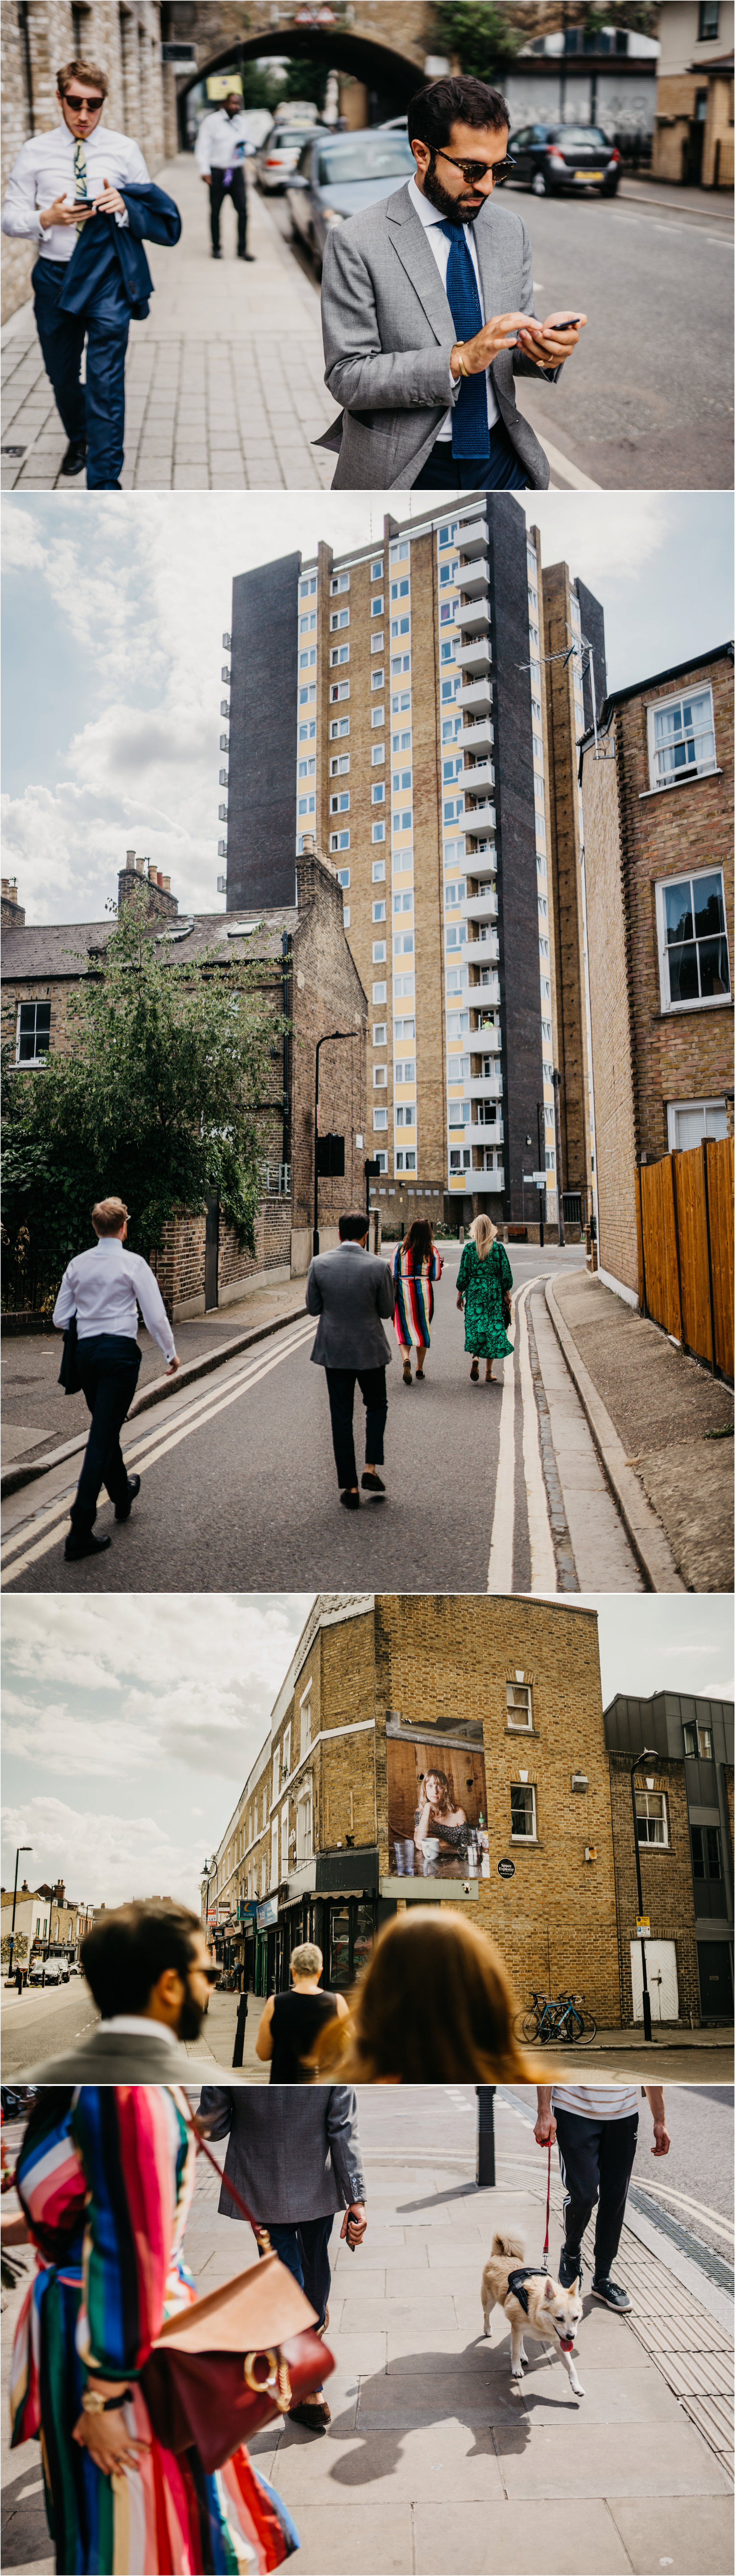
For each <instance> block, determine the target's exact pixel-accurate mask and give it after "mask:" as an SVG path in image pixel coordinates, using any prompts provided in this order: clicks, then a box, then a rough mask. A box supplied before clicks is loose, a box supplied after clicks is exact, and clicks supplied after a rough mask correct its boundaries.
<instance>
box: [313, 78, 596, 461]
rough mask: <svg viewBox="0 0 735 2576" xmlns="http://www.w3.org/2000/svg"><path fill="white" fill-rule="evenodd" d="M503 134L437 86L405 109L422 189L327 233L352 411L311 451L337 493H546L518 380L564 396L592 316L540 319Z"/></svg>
mask: <svg viewBox="0 0 735 2576" xmlns="http://www.w3.org/2000/svg"><path fill="white" fill-rule="evenodd" d="M509 126H510V117H509V110H508V107H507V105H506V101H505V99H504V98H502V97H501V94H500V91H499V90H495V89H490V88H489V87H488V85H487V83H486V82H485V81H479V80H474V79H471V78H470V77H466V78H465V77H464V75H462V76H461V77H457V78H456V79H455V78H449V77H447V78H444V79H442V80H436V81H431V82H430V83H429V85H428V87H427V88H426V89H423V90H419V92H418V94H417V97H416V98H415V99H412V101H411V105H410V107H409V110H408V135H409V141H410V144H411V149H412V152H413V156H414V160H415V163H416V170H415V174H414V176H413V178H412V179H409V180H408V181H407V183H406V185H405V187H403V188H400V189H398V190H397V192H396V194H395V195H394V196H391V197H386V198H384V199H381V200H380V202H379V203H378V204H377V205H371V206H366V207H364V208H363V210H362V212H361V213H359V214H357V215H353V216H351V218H350V219H349V221H348V222H347V223H345V224H340V223H339V222H335V224H334V226H333V228H332V230H331V231H330V233H329V236H328V239H327V244H326V249H325V254H324V272H323V283H322V329H323V336H324V354H325V360H326V366H325V382H326V383H327V384H328V386H329V389H330V392H331V393H332V394H333V395H334V397H335V400H336V401H339V402H341V403H342V405H343V411H342V416H341V419H340V420H338V421H335V422H334V423H333V424H332V426H331V428H330V429H328V430H327V431H326V432H325V434H324V436H323V437H322V438H321V439H320V440H318V441H317V442H316V443H317V445H319V446H322V447H330V448H334V447H336V448H338V450H339V462H338V465H337V470H336V473H335V476H334V481H333V485H332V489H333V490H346V489H350V488H351V489H353V490H358V491H366V490H369V489H371V488H375V489H377V490H380V491H391V490H400V491H408V490H414V491H415V490H417V489H423V488H424V487H425V488H426V489H427V490H431V491H436V490H441V488H442V486H445V487H447V488H449V487H451V489H452V490H457V489H458V488H459V489H460V490H463V489H464V490H472V491H476V490H485V491H493V490H505V491H526V490H528V489H531V490H532V491H545V489H546V487H547V484H548V481H549V464H548V458H547V457H546V456H545V455H544V451H543V448H542V447H541V446H540V444H539V441H538V439H537V438H536V436H535V433H534V431H533V430H532V428H531V426H530V423H529V422H528V421H527V420H525V419H524V418H523V415H522V414H521V413H519V411H518V408H517V405H516V399H515V388H514V377H515V376H517V375H528V376H535V375H538V374H540V375H541V376H543V377H545V378H546V381H547V383H548V384H550V385H552V384H555V383H556V381H557V377H558V376H559V374H560V371H561V368H562V366H563V364H564V361H565V359H566V358H568V357H570V356H571V354H572V351H573V350H574V349H575V348H576V344H577V341H578V338H579V332H580V329H581V328H582V326H583V324H584V322H585V321H586V318H587V317H586V315H585V314H577V315H575V316H574V317H571V316H566V315H563V314H558V313H557V314H552V315H550V316H549V318H548V320H547V321H546V322H544V323H541V322H538V321H537V320H536V318H535V314H534V303H533V265H532V258H531V244H530V241H529V237H528V233H527V231H526V226H525V224H524V221H523V217H522V215H521V213H520V211H519V209H518V207H517V206H516V205H510V204H509V203H508V201H507V200H504V199H502V198H501V197H499V196H498V195H497V194H496V193H495V192H496V189H497V184H498V180H499V179H503V178H504V177H506V176H507V175H508V173H509V170H510V169H511V167H512V164H510V163H509V161H508V134H509Z"/></svg>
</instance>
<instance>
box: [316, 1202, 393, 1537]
mask: <svg viewBox="0 0 735 2576" xmlns="http://www.w3.org/2000/svg"><path fill="white" fill-rule="evenodd" d="M367 1237H368V1220H367V1217H366V1216H341V1217H340V1220H339V1243H338V1245H337V1247H336V1249H335V1251H334V1252H319V1253H317V1256H316V1260H315V1261H312V1262H311V1264H310V1267H309V1275H308V1279H307V1282H306V1307H307V1313H308V1314H309V1315H318V1316H319V1327H318V1331H317V1336H316V1341H315V1343H314V1348H313V1351H312V1352H311V1358H312V1359H313V1360H314V1361H315V1362H316V1366H317V1368H323V1369H324V1370H325V1373H326V1380H327V1393H328V1396H329V1410H330V1413H331V1417H332V1440H333V1443H334V1458H335V1465H336V1469H337V1483H338V1485H339V1488H340V1496H339V1499H340V1502H341V1503H344V1506H345V1510H346V1511H348V1512H356V1511H359V1508H360V1489H359V1486H358V1482H357V1467H356V1464H355V1442H354V1437H353V1430H352V1416H353V1409H354V1402H355V1382H356V1381H357V1384H358V1386H359V1389H360V1394H361V1396H362V1400H363V1404H364V1406H365V1471H364V1475H363V1479H362V1482H363V1486H364V1489H365V1491H366V1493H368V1494H374V1495H375V1498H376V1500H377V1501H379V1500H380V1498H381V1496H382V1495H384V1493H385V1486H384V1484H383V1481H382V1478H381V1477H380V1476H379V1475H378V1472H377V1471H378V1468H379V1467H382V1465H383V1433H384V1430H385V1425H386V1418H387V1413H388V1399H387V1396H386V1392H385V1372H386V1369H387V1367H388V1365H389V1362H390V1358H391V1351H390V1345H389V1343H388V1342H387V1341H386V1338H385V1334H384V1331H383V1326H382V1323H381V1320H380V1318H381V1315H385V1316H388V1317H390V1316H391V1315H392V1314H393V1309H394V1306H395V1290H394V1287H393V1280H392V1278H391V1274H390V1271H389V1269H388V1266H387V1263H386V1262H385V1261H381V1260H380V1259H379V1257H378V1256H377V1255H376V1254H375V1253H371V1252H368V1250H367Z"/></svg>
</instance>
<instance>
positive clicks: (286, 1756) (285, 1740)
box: [281, 1726, 291, 1780]
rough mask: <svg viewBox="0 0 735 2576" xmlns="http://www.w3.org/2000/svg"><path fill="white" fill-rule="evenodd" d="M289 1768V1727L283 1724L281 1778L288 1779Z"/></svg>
mask: <svg viewBox="0 0 735 2576" xmlns="http://www.w3.org/2000/svg"><path fill="white" fill-rule="evenodd" d="M290 1769H291V1728H290V1726H284V1729H283V1769H282V1773H281V1778H282V1779H283V1780H287V1779H288V1775H289V1771H290Z"/></svg>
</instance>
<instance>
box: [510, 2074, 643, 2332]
mask: <svg viewBox="0 0 735 2576" xmlns="http://www.w3.org/2000/svg"><path fill="white" fill-rule="evenodd" d="M641 2093H645V2095H646V2100H647V2102H648V2107H649V2110H650V2113H651V2117H652V2120H653V2146H652V2148H651V2154H652V2156H667V2155H668V2152H669V2148H670V2145H671V2139H670V2137H669V2132H668V2129H667V2126H666V2113H665V2109H664V2096H663V2087H662V2086H661V2085H660V2084H643V2085H641V2087H640V2091H639V2087H638V2085H637V2084H628V2085H625V2084H619V2085H618V2084H539V2085H538V2086H537V2096H538V2111H537V2118H536V2127H535V2130H534V2136H535V2138H536V2143H537V2145H538V2146H539V2147H547V2146H548V2145H549V2143H550V2144H551V2145H552V2146H553V2145H554V2143H556V2145H557V2147H558V2150H559V2170H560V2173H561V2178H562V2182H563V2184H564V2244H563V2246H562V2250H561V2255H560V2258H559V2279H560V2282H561V2284H562V2288H563V2289H569V2287H570V2286H571V2283H572V2282H573V2281H577V2280H579V2281H581V2278H582V2252H581V2247H582V2238H583V2235H584V2231H585V2228H586V2226H587V2223H588V2220H589V2219H590V2218H591V2216H592V2211H593V2209H594V2207H595V2203H597V2220H596V2225H595V2253H594V2270H593V2274H592V2296H593V2299H601V2300H602V2304H603V2307H606V2308H614V2309H616V2310H617V2312H618V2313H619V2314H622V2312H623V2310H624V2309H626V2308H629V2307H630V2304H631V2302H630V2299H629V2297H628V2292H627V2290H624V2289H623V2288H622V2285H621V2283H620V2282H619V2281H613V2280H612V2279H611V2272H612V2266H613V2263H614V2261H615V2256H616V2254H617V2250H618V2246H619V2244H620V2238H621V2234H622V2227H623V2219H624V2217H625V2203H626V2200H627V2197H628V2186H629V2183H630V2177H631V2174H632V2171H633V2164H634V2159H635V2151H636V2144H637V2139H638V2103H639V2100H640V2094H641Z"/></svg>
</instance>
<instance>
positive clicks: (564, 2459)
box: [494, 2356, 729, 2500]
mask: <svg viewBox="0 0 735 2576" xmlns="http://www.w3.org/2000/svg"><path fill="white" fill-rule="evenodd" d="M580 2358H581V2356H580ZM579 2404H580V2411H579V2413H578V2414H577V2415H576V2416H575V2419H574V2422H573V2423H568V2422H566V2421H563V2422H562V2421H561V2419H560V2417H559V2416H557V2415H555V2417H554V2421H553V2423H549V2424H547V2423H545V2422H544V2421H539V2422H538V2423H534V2424H533V2426H531V2424H530V2421H529V2420H528V2419H527V2420H526V2422H525V2423H524V2424H523V2425H520V2424H518V2423H516V2425H515V2426H506V2425H505V2424H497V2425H496V2426H495V2427H494V2438H495V2442H496V2445H497V2451H498V2458H499V2460H501V2461H502V2467H503V2478H504V2482H505V2486H506V2488H507V2492H508V2495H509V2496H511V2497H520V2496H560V2497H561V2496H570V2495H574V2496H577V2497H579V2496H588V2495H589V2496H593V2495H597V2496H609V2497H611V2498H614V2497H616V2496H625V2497H626V2498H627V2499H630V2498H631V2497H635V2496H641V2497H644V2498H646V2499H648V2500H650V2498H651V2497H652V2496H667V2497H669V2498H670V2497H672V2496H687V2495H688V2496H712V2495H714V2496H720V2495H726V2494H727V2493H728V2492H729V2490H728V2481H727V2478H726V2476H725V2472H724V2470H723V2469H722V2468H721V2467H720V2465H719V2462H718V2461H717V2460H716V2459H715V2458H714V2457H713V2455H712V2453H711V2452H708V2451H707V2450H706V2449H705V2446H704V2443H703V2442H702V2441H701V2440H700V2438H699V2435H698V2434H697V2433H696V2432H695V2430H694V2427H693V2425H691V2424H689V2423H688V2422H687V2419H686V2417H685V2416H684V2414H683V2413H682V2411H681V2410H680V2412H679V2418H678V2422H677V2423H675V2424H673V2423H664V2424H657V2426H656V2433H655V2438H654V2439H653V2440H652V2441H648V2442H635V2443H634V2442H621V2439H620V2429H619V2425H618V2424H617V2423H613V2424H590V2425H588V2424H587V2423H586V2422H585V2419H584V2415H583V2413H582V2405H583V2401H582V2400H581V2399H580V2401H579ZM531 2431H532V2433H533V2439H532V2440H531V2439H530V2438H529V2436H530V2434H531Z"/></svg>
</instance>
